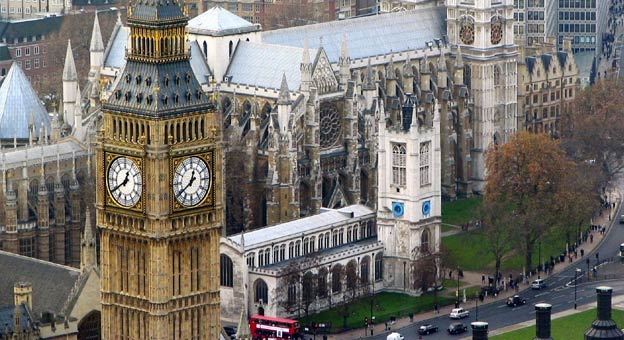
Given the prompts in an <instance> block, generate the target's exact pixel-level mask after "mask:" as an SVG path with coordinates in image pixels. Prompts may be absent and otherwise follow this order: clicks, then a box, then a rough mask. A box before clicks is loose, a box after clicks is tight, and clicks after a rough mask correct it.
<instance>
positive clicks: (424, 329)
mask: <svg viewBox="0 0 624 340" xmlns="http://www.w3.org/2000/svg"><path fill="white" fill-rule="evenodd" d="M437 331H438V327H437V326H434V325H432V324H430V323H428V324H424V325H421V326H420V327H419V328H418V334H420V335H425V334H426V335H429V334H431V333H435V332H437Z"/></svg>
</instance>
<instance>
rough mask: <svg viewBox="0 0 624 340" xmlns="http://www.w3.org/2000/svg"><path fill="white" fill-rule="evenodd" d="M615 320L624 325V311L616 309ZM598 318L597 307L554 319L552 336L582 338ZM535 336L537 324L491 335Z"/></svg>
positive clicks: (497, 339)
mask: <svg viewBox="0 0 624 340" xmlns="http://www.w3.org/2000/svg"><path fill="white" fill-rule="evenodd" d="M612 317H613V320H614V321H615V322H616V323H617V325H618V327H622V325H624V311H621V310H618V309H614V310H613V314H612ZM595 319H596V309H592V310H588V311H584V312H581V313H578V314H573V315H569V316H566V317H563V318H559V319H554V320H552V324H551V337H552V338H553V339H566V340H582V339H583V338H584V337H583V334H584V333H585V331H586V330H587V329H588V328H589V327H591V323H592V321H594V320H595ZM533 338H535V326H531V327H526V328H522V329H518V330H515V331H513V332H509V333H504V334H500V335H497V336H492V337H489V339H491V340H527V339H533Z"/></svg>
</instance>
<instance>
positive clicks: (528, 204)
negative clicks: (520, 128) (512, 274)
mask: <svg viewBox="0 0 624 340" xmlns="http://www.w3.org/2000/svg"><path fill="white" fill-rule="evenodd" d="M486 167H487V173H488V178H487V183H486V186H485V198H484V208H485V209H490V210H493V209H496V210H498V211H499V214H500V217H499V218H498V219H497V220H499V221H500V220H503V221H505V224H506V225H507V226H508V229H509V230H508V232H509V233H510V235H513V238H512V239H513V240H514V245H515V246H516V248H517V250H518V251H519V252H520V253H521V254H522V255H523V256H524V257H525V266H526V267H525V268H526V269H527V270H531V269H532V268H533V264H532V260H531V256H532V254H533V250H534V248H535V245H536V243H537V242H538V241H539V240H540V238H541V236H542V235H544V234H546V233H548V232H550V231H551V228H552V227H553V226H557V225H560V221H561V220H562V218H563V217H564V214H565V213H567V212H568V210H567V209H562V204H561V202H560V200H561V199H562V198H566V199H567V198H568V197H570V196H573V195H574V194H575V193H574V192H570V190H574V188H572V187H571V186H569V185H568V183H569V180H568V177H567V176H569V174H570V173H571V172H574V171H575V169H576V167H575V164H574V163H573V162H572V161H570V160H569V159H568V158H567V157H566V155H565V153H564V152H563V150H562V149H561V148H560V147H559V143H558V142H557V141H554V140H552V139H551V138H549V137H548V136H546V135H544V134H531V133H528V132H520V133H518V134H516V135H515V136H514V137H512V138H511V140H510V141H509V142H507V143H506V144H503V145H500V146H495V147H493V148H492V149H490V150H489V151H488V153H487V155H486ZM580 194H582V193H580Z"/></svg>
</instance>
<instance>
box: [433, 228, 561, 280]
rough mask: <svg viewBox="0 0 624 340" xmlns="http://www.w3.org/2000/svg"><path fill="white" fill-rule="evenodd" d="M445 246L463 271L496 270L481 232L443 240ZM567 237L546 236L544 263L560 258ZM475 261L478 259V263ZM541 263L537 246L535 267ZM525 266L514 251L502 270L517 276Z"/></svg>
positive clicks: (534, 252)
mask: <svg viewBox="0 0 624 340" xmlns="http://www.w3.org/2000/svg"><path fill="white" fill-rule="evenodd" d="M442 243H443V244H444V246H445V247H446V248H447V249H449V250H450V251H451V253H452V254H454V258H455V259H456V260H457V262H458V265H459V267H460V268H462V269H463V270H470V271H479V272H485V271H487V270H491V269H493V268H494V265H495V263H494V257H493V256H492V255H491V254H489V252H488V251H487V247H486V246H485V244H486V240H485V237H484V236H483V235H482V234H481V231H480V230H471V231H469V232H465V233H460V234H455V235H451V236H447V237H443V238H442ZM565 245H566V240H565V236H564V235H561V234H553V235H547V236H544V239H543V240H542V242H541V253H542V254H541V255H542V261H544V260H546V259H549V258H550V256H551V255H552V256H558V255H559V254H560V253H561V251H562V250H563V249H565ZM475 259H478V261H476V260H475ZM538 263H539V251H538V246H537V244H536V245H535V249H534V251H533V266H534V267H536V266H537V264H538ZM523 266H524V256H521V255H519V254H514V253H513V250H512V252H510V253H509V254H508V255H507V257H506V258H504V259H503V262H502V265H501V268H502V270H503V272H504V274H507V273H506V272H507V271H513V274H514V275H516V274H518V273H520V272H521V271H522V267H523Z"/></svg>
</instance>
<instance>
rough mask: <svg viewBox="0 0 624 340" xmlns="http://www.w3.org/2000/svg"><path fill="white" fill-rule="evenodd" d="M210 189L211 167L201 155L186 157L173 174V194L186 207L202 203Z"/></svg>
mask: <svg viewBox="0 0 624 340" xmlns="http://www.w3.org/2000/svg"><path fill="white" fill-rule="evenodd" d="M208 191H210V169H209V168H208V165H206V162H205V161H204V160H203V159H201V158H199V157H195V156H193V157H188V158H186V159H184V160H183V161H182V162H180V164H178V166H177V167H176V169H175V173H174V174H173V195H174V196H175V198H176V200H177V201H178V202H179V203H180V204H182V205H183V206H185V207H193V206H196V205H198V204H199V203H201V202H202V201H203V200H204V198H205V197H206V194H208Z"/></svg>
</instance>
